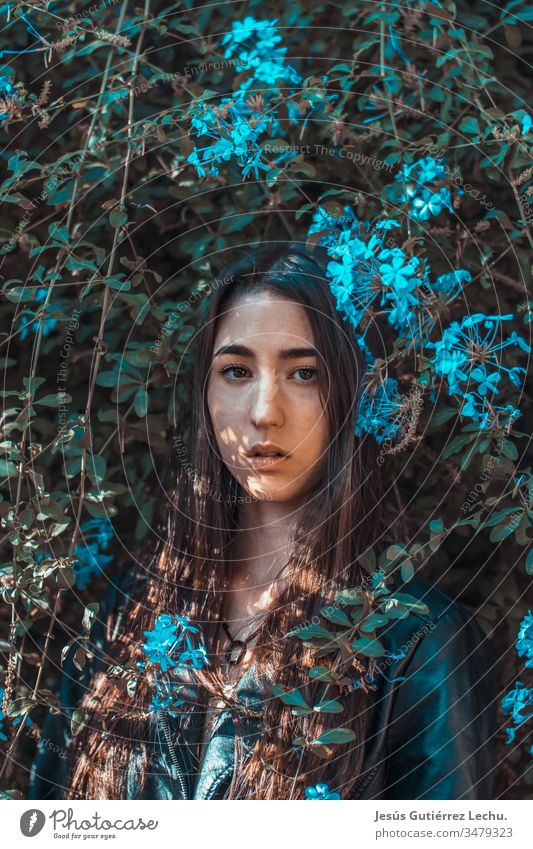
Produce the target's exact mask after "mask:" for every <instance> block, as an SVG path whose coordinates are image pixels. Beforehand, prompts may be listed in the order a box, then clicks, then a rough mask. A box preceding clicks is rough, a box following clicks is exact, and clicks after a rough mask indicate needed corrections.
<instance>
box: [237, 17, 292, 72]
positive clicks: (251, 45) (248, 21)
mask: <svg viewBox="0 0 533 849" xmlns="http://www.w3.org/2000/svg"><path fill="white" fill-rule="evenodd" d="M276 23H277V18H276V19H275V20H273V21H257V20H256V19H255V18H253V17H251V16H250V15H248V16H247V17H246V18H244V20H243V21H233V23H232V29H231V32H228V33H226V35H225V36H224V38H223V39H222V44H224V45H226V51H225V53H224V58H225V59H229V58H231V57H232V56H234V55H235V54H238V60H239V64H240V65H244V67H246V68H253V69H254V78H255V79H256V80H259V81H260V82H264V83H266V84H267V85H270V86H275V85H276V83H277V82H278V81H279V80H282V81H283V82H284V83H290V84H292V85H298V84H300V83H301V78H300V75H299V74H298V72H297V71H296V70H295V69H294V68H293V67H292V66H291V65H286V64H285V54H286V53H287V48H286V47H278V46H276V45H279V43H280V42H281V40H282V39H281V36H280V35H279V33H278V31H277V28H276V27H275V26H274V25H275V24H276ZM251 82H252V80H248V81H247V83H246V84H245V86H246V87H248V86H249V85H250V84H251Z"/></svg>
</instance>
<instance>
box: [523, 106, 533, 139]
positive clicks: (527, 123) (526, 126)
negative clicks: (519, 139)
mask: <svg viewBox="0 0 533 849" xmlns="http://www.w3.org/2000/svg"><path fill="white" fill-rule="evenodd" d="M531 127H533V121H532V120H531V115H528V113H527V112H524V117H523V118H522V135H523V136H525V135H527V134H528V133H529V131H530V129H531Z"/></svg>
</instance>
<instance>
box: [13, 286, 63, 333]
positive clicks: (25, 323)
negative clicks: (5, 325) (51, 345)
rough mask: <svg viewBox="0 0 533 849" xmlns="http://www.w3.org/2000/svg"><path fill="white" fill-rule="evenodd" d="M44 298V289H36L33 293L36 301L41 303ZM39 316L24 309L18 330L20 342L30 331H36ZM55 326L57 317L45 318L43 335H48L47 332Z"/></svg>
mask: <svg viewBox="0 0 533 849" xmlns="http://www.w3.org/2000/svg"><path fill="white" fill-rule="evenodd" d="M45 298H46V289H38V290H37V292H36V294H35V301H36V303H42V302H43V301H44V300H45ZM40 320H41V317H40V315H37V316H36V315H35V313H32V312H31V311H29V310H25V311H24V312H23V313H22V315H21V317H20V322H19V330H20V340H21V342H23V341H24V339H26V337H27V336H29V335H30V333H37V330H38V329H39V324H40ZM55 327H57V319H56V318H45V320H44V322H43V336H48V334H49V333H50V332H51V331H52V330H54V328H55Z"/></svg>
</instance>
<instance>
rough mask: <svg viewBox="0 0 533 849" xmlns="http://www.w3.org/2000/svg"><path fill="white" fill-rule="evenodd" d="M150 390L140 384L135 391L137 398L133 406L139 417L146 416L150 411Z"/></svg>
mask: <svg viewBox="0 0 533 849" xmlns="http://www.w3.org/2000/svg"><path fill="white" fill-rule="evenodd" d="M148 402H149V398H148V392H147V391H146V387H145V386H139V388H138V390H137V392H136V393H135V399H134V402H133V408H134V410H135V412H136V414H137V415H138V416H139V418H144V417H145V416H146V414H147V412H148Z"/></svg>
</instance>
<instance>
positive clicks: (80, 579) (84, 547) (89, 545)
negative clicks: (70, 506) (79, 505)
mask: <svg viewBox="0 0 533 849" xmlns="http://www.w3.org/2000/svg"><path fill="white" fill-rule="evenodd" d="M80 532H81V535H82V538H83V542H81V543H79V544H78V545H77V546H76V548H75V549H74V558H75V561H74V563H73V564H72V571H73V572H74V574H75V575H76V586H77V587H78V589H80V590H85V589H87V586H88V585H89V583H90V581H91V580H92V578H93V577H94V575H97V574H99V573H100V574H101V573H102V572H104V571H105V568H106V566H107V565H108V564H109V563H110V562H111V560H112V556H111V555H110V554H103V550H104V551H105V550H106V549H107V547H108V545H109V542H110V540H111V539H113V535H114V531H113V525H112V523H111V522H110V521H109V519H90V520H89V521H88V522H85V523H84V524H83V525H80Z"/></svg>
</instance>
